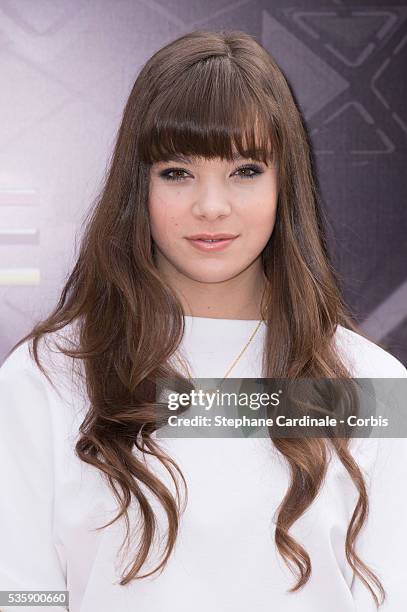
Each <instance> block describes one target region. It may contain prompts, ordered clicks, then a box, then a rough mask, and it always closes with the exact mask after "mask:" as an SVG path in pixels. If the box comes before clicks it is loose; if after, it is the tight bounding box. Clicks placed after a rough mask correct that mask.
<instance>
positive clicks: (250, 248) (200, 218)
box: [149, 157, 278, 283]
mask: <svg viewBox="0 0 407 612" xmlns="http://www.w3.org/2000/svg"><path fill="white" fill-rule="evenodd" d="M277 196H278V194H277V170H276V166H275V165H272V164H271V162H269V164H268V165H266V164H265V163H263V162H258V161H255V160H250V159H248V158H241V157H239V158H236V160H235V161H232V162H230V161H227V160H222V159H220V158H216V159H211V160H209V159H204V158H197V157H193V158H189V159H188V160H185V159H184V158H179V159H177V160H174V161H173V160H171V161H166V162H157V163H155V164H153V165H152V166H151V170H150V192H149V214H150V225H151V233H152V238H153V240H154V243H155V253H156V264H157V267H158V269H159V270H161V271H162V272H163V273H164V274H165V276H166V277H167V278H169V279H171V277H173V276H174V275H175V276H177V277H178V278H179V275H180V274H181V275H182V276H183V277H188V278H189V279H192V280H195V281H199V282H203V283H218V282H221V281H225V280H229V279H231V278H233V277H235V276H236V275H238V274H240V273H242V272H243V271H246V270H247V269H248V268H250V267H252V268H253V271H256V272H257V273H258V272H259V270H260V269H261V252H262V250H263V249H264V247H265V246H266V244H267V241H268V240H269V238H270V235H271V233H272V231H273V228H274V223H275V217H276V209H277ZM200 233H209V234H218V233H227V234H232V235H233V236H236V237H235V238H234V239H233V240H231V241H229V242H228V244H227V246H225V247H223V248H222V249H213V250H204V249H203V248H198V247H197V246H194V245H195V244H196V243H193V242H191V240H190V239H189V237H190V236H192V235H195V234H200Z"/></svg>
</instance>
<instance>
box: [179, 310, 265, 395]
mask: <svg viewBox="0 0 407 612" xmlns="http://www.w3.org/2000/svg"><path fill="white" fill-rule="evenodd" d="M262 323H263V319H261V320H260V321H259V322H258V323H257V325H256V329H255V330H254V331H253V332H252V334H251V336H250V338H249V339H248V341H247V342H246V344H245V345H244V347H243V348H242V350H241V351H240V353H239V355H238V356H237V357H236V359H235V360H234V361H233V363H232V365H231V366H230V367H229V369H228V370H227V371H226V374H225V375H224V377H223V378H222V379H221V382H220V384H219V386H222V383H223V381H224V380H225V379H226V378H227V377H228V376H229V374H230V372H231V371H232V370H233V368H234V367H235V365H236V364H237V362H238V361H239V359H240V358H241V357H242V355H243V353H244V352H245V351H246V350H247V348H248V346H249V344H250V343H251V341H252V340H253V338H254V336H255V335H256V334H257V332H258V330H259V328H260V325H261V324H262ZM184 365H185V366H186V368H187V371H188V375H189V376H190V378H193V377H192V373H191V370H190V369H189V367H188V365H187V364H184Z"/></svg>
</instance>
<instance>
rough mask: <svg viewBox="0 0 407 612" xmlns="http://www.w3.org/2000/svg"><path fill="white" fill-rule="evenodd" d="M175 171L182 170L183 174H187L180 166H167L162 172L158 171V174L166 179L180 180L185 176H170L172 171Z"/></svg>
mask: <svg viewBox="0 0 407 612" xmlns="http://www.w3.org/2000/svg"><path fill="white" fill-rule="evenodd" d="M177 172H178V173H180V172H184V173H185V174H187V172H186V171H185V170H183V169H182V168H168V169H167V170H163V171H162V172H160V176H161V177H162V178H163V179H165V180H166V181H182V180H183V179H184V178H185V176H171V175H172V174H173V173H177Z"/></svg>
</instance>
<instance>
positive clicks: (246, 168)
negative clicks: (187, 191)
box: [159, 164, 264, 181]
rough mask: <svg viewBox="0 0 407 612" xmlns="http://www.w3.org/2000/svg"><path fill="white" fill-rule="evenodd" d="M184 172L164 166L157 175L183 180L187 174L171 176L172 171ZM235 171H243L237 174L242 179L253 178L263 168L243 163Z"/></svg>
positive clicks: (170, 179)
mask: <svg viewBox="0 0 407 612" xmlns="http://www.w3.org/2000/svg"><path fill="white" fill-rule="evenodd" d="M177 172H178V173H179V172H184V173H185V174H187V175H188V172H187V171H186V170H185V169H184V168H178V167H174V168H166V169H165V170H161V172H159V176H160V177H161V178H163V179H164V180H166V181H183V180H184V179H186V178H188V177H187V176H171V175H172V174H174V173H177ZM236 172H244V174H237V175H236V176H239V177H240V178H242V179H253V178H256V177H257V176H258V175H260V174H263V172H264V170H263V168H262V167H261V166H260V165H259V164H244V165H243V166H239V167H238V168H237V169H236V171H235V174H236Z"/></svg>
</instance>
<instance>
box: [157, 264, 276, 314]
mask: <svg viewBox="0 0 407 612" xmlns="http://www.w3.org/2000/svg"><path fill="white" fill-rule="evenodd" d="M167 280H169V279H167ZM170 284H171V286H172V288H173V289H174V290H175V291H176V293H177V297H178V298H179V300H180V302H181V304H182V308H183V310H184V314H185V315H189V316H194V317H209V318H214V319H241V320H260V319H262V318H263V316H262V313H261V301H262V297H263V295H264V291H265V288H266V286H267V284H268V281H267V279H266V276H265V274H264V272H263V269H262V268H260V269H259V268H257V269H256V270H255V271H253V270H251V269H250V267H249V268H248V269H246V270H244V271H243V272H242V273H241V274H238V275H237V276H235V277H233V278H230V279H227V280H225V281H222V282H213V283H205V282H199V281H196V280H194V279H190V278H188V277H185V276H184V275H182V276H181V275H179V276H175V277H174V276H172V278H171V281H170Z"/></svg>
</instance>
